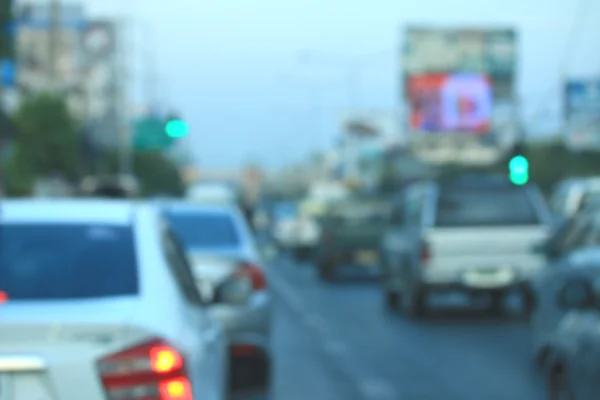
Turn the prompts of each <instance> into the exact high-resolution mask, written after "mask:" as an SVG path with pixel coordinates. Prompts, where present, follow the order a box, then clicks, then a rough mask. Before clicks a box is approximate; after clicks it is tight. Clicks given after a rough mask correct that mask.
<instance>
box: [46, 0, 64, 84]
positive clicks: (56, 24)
mask: <svg viewBox="0 0 600 400" xmlns="http://www.w3.org/2000/svg"><path fill="white" fill-rule="evenodd" d="M61 14H62V5H61V2H60V0H51V2H50V32H49V33H50V35H49V41H50V43H49V46H48V49H49V57H48V59H49V63H48V77H49V78H50V87H51V89H52V90H53V91H58V90H59V73H58V58H59V55H60V50H61V40H60V39H61V28H62V15H61Z"/></svg>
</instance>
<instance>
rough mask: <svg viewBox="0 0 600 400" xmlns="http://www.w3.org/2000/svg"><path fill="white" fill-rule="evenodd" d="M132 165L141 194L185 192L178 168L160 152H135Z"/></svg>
mask: <svg viewBox="0 0 600 400" xmlns="http://www.w3.org/2000/svg"><path fill="white" fill-rule="evenodd" d="M133 165H134V167H133V168H134V174H135V176H136V178H137V179H138V180H139V181H140V186H141V189H142V193H143V194H145V195H147V196H156V195H172V196H182V195H183V193H184V192H185V184H184V183H183V180H182V179H181V174H180V173H179V169H178V168H177V167H176V166H175V164H174V163H173V162H172V161H171V160H169V159H168V158H167V157H165V156H164V155H163V154H162V153H160V152H154V153H135V154H134V161H133Z"/></svg>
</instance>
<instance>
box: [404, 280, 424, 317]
mask: <svg viewBox="0 0 600 400" xmlns="http://www.w3.org/2000/svg"><path fill="white" fill-rule="evenodd" d="M426 293H427V292H426V290H425V289H424V288H422V287H413V288H412V289H410V291H409V292H408V293H406V294H404V295H403V296H402V300H403V301H402V308H403V311H404V314H406V316H407V317H409V318H412V319H420V318H422V317H424V316H425V313H426V312H427V304H426V298H427V296H426Z"/></svg>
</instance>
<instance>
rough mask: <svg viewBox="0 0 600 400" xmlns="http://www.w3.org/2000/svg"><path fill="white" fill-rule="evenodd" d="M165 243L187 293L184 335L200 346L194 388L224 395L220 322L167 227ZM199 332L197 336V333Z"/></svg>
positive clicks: (209, 395) (217, 399)
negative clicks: (205, 302)
mask: <svg viewBox="0 0 600 400" xmlns="http://www.w3.org/2000/svg"><path fill="white" fill-rule="evenodd" d="M163 246H164V251H165V253H166V256H167V260H168V262H169V265H170V267H171V268H172V271H173V273H174V275H175V277H176V280H177V283H178V285H179V286H180V288H181V290H182V292H183V293H184V294H185V297H186V300H187V301H186V303H187V304H186V306H187V307H186V310H185V314H186V318H187V321H186V322H187V323H186V328H187V329H185V332H183V333H182V335H186V334H189V335H193V336H195V337H197V338H199V344H200V345H199V348H197V349H195V350H196V351H195V352H194V354H192V355H191V358H192V359H194V360H195V365H194V367H195V368H194V369H195V371H196V374H197V377H198V379H197V381H196V382H195V383H196V385H195V386H194V390H195V392H196V393H197V395H198V398H200V399H214V400H222V399H225V392H226V385H227V379H228V372H229V368H228V359H229V356H228V346H227V342H226V339H225V334H224V332H223V329H222V328H221V326H220V325H219V324H218V323H217V322H216V321H215V320H214V319H213V318H212V317H211V316H210V313H209V312H208V310H207V308H206V307H203V306H202V305H201V303H202V302H203V300H202V299H201V297H200V296H201V295H200V293H199V290H198V288H197V287H196V284H195V281H194V276H193V273H192V269H191V267H190V265H189V263H188V261H187V258H186V257H185V253H184V252H183V248H182V246H181V244H180V243H179V241H178V239H177V238H176V236H175V235H174V234H173V233H172V232H171V231H170V230H169V229H166V228H165V230H164V232H163ZM196 335H197V336H196Z"/></svg>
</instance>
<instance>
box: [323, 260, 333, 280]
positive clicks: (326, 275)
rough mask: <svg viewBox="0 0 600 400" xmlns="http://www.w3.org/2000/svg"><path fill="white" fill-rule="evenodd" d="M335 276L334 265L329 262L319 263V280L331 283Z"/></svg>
mask: <svg viewBox="0 0 600 400" xmlns="http://www.w3.org/2000/svg"><path fill="white" fill-rule="evenodd" d="M334 274H335V264H334V263H333V262H331V261H329V260H327V261H321V262H320V263H319V278H321V280H323V281H328V282H331V281H332V280H333V276H334Z"/></svg>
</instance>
